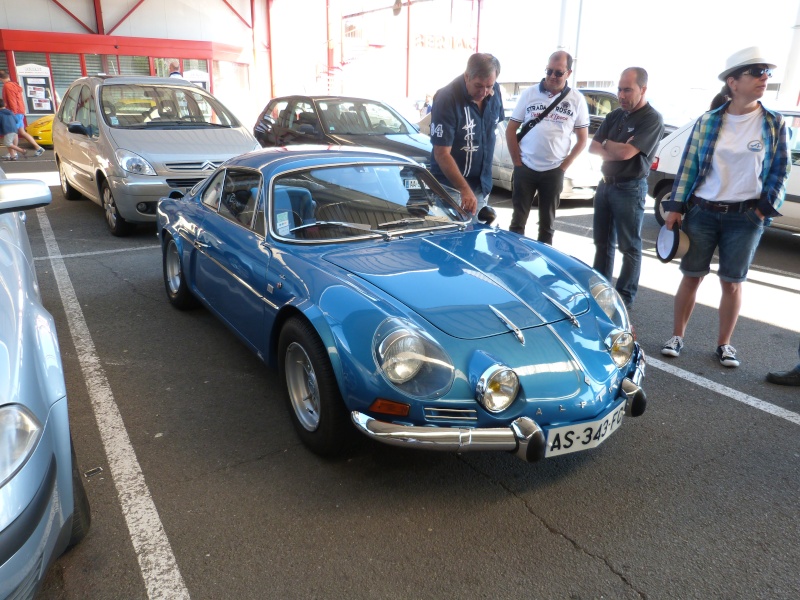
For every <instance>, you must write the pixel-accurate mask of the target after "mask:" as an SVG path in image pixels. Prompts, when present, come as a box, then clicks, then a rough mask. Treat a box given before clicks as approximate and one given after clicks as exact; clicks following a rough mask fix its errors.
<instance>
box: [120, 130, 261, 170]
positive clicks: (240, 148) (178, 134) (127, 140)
mask: <svg viewBox="0 0 800 600" xmlns="http://www.w3.org/2000/svg"><path fill="white" fill-rule="evenodd" d="M109 136H110V137H111V138H112V139H113V140H114V144H115V146H116V147H117V148H121V149H125V150H129V151H131V152H135V153H136V154H138V155H140V156H142V157H143V158H145V159H147V160H148V161H150V162H156V163H164V162H167V161H169V162H180V161H194V160H198V159H202V160H204V161H205V160H208V161H214V162H217V161H224V160H227V159H229V158H231V157H232V156H236V155H238V154H244V153H246V152H250V151H251V150H253V149H255V148H256V146H258V143H257V142H256V139H255V138H254V137H253V136H252V135H251V134H250V132H248V131H247V130H246V129H245V128H244V127H238V128H233V129H232V128H223V127H203V128H192V129H178V128H174V129H172V128H171V129H118V128H110V129H109ZM259 147H260V146H259Z"/></svg>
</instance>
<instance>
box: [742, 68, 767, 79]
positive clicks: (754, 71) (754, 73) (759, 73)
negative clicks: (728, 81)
mask: <svg viewBox="0 0 800 600" xmlns="http://www.w3.org/2000/svg"><path fill="white" fill-rule="evenodd" d="M765 73H766V74H767V77H772V69H768V68H766V67H750V68H749V69H745V70H744V71H742V75H750V76H751V77H755V78H756V79H759V78H761V77H763V76H764V74H765Z"/></svg>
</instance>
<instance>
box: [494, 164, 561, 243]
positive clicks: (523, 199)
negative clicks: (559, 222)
mask: <svg viewBox="0 0 800 600" xmlns="http://www.w3.org/2000/svg"><path fill="white" fill-rule="evenodd" d="M563 189H564V171H562V170H561V168H560V167H556V168H555V169H550V170H549V171H534V170H533V169H530V168H528V167H526V166H525V165H522V166H521V167H514V192H513V193H512V195H511V203H512V204H513V206H514V213H513V214H512V216H511V225H510V226H509V228H508V230H509V231H513V232H514V233H519V234H521V235H525V225H526V224H527V223H528V215H529V214H530V212H531V204H532V203H533V197H534V196H535V195H536V194H537V192H538V194H539V236H538V238H537V239H538V240H539V241H540V242H544V243H545V244H550V245H552V244H553V233H554V232H555V229H553V225H554V224H555V222H556V209H557V208H558V205H559V203H560V201H561V191H562V190H563Z"/></svg>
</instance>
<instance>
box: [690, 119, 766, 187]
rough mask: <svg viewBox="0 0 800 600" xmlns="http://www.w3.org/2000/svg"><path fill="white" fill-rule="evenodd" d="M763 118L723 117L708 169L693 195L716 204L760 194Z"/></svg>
mask: <svg viewBox="0 0 800 600" xmlns="http://www.w3.org/2000/svg"><path fill="white" fill-rule="evenodd" d="M763 123H764V115H763V113H762V111H761V110H754V111H752V112H749V113H747V114H746V115H732V114H729V113H725V114H724V115H722V127H721V128H720V130H719V137H717V143H716V145H715V146H714V155H713V156H712V157H711V168H710V169H709V170H708V173H707V174H706V176H705V178H704V179H703V182H702V183H701V184H700V185H698V186H697V188H695V191H694V195H695V196H699V197H700V198H703V199H705V200H714V201H718V202H741V201H742V200H753V199H755V198H758V197H759V196H760V195H761V188H762V183H761V169H762V168H763V166H764V139H763V135H762V126H763Z"/></svg>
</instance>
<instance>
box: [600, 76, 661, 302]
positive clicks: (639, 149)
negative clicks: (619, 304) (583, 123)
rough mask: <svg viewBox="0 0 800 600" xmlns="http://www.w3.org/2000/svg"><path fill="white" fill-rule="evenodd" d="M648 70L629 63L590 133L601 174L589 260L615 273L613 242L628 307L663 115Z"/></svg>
mask: <svg viewBox="0 0 800 600" xmlns="http://www.w3.org/2000/svg"><path fill="white" fill-rule="evenodd" d="M646 92H647V71H645V70H644V69H642V68H641V67H629V68H627V69H625V70H624V71H622V74H621V75H620V78H619V86H618V89H617V97H618V98H619V104H620V106H619V108H617V109H615V110H612V111H611V112H610V113H609V114H608V116H606V118H605V120H604V121H603V123H602V124H601V125H600V127H599V128H598V130H597V132H596V133H595V134H594V139H592V143H591V145H590V146H589V152H591V153H592V154H597V155H598V156H600V157H601V158H602V159H603V166H602V167H601V169H600V170H601V171H602V173H603V178H602V180H601V181H600V183H599V184H598V185H597V191H596V192H595V195H594V219H593V228H592V231H593V234H592V235H593V238H594V246H595V253H594V263H593V265H592V266H593V267H594V268H595V269H597V271H599V272H600V273H601V274H602V275H604V276H605V278H606V279H608V280H609V281H611V277H612V276H613V273H614V257H615V254H616V247H617V246H619V251H620V252H621V253H622V269H621V270H620V273H619V277H618V278H617V283H616V289H617V292H619V295H620V296H621V297H622V301H623V302H624V303H625V307H626V308H628V309H630V308H631V307H632V306H633V301H634V300H635V299H636V293H637V291H638V290H639V274H640V273H641V270H642V221H643V220H644V202H645V199H646V197H647V175H648V174H649V173H650V165H651V164H652V162H653V155H654V154H655V152H656V148H657V147H658V142H659V141H661V137H662V135H663V134H664V119H663V118H662V116H661V114H660V113H659V112H658V111H657V110H656V109H654V108H653V107H652V106H650V103H649V102H648V101H647V98H645V94H646Z"/></svg>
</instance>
